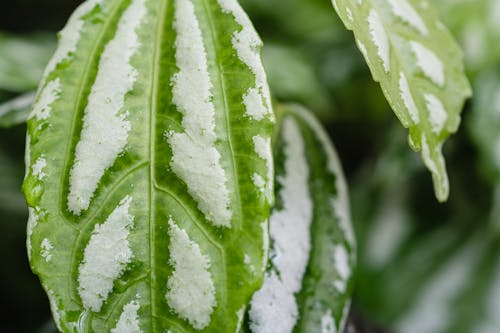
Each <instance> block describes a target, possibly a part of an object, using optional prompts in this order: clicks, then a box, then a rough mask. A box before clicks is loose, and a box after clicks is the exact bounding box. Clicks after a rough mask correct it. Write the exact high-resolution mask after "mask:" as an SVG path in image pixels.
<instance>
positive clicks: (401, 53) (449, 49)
mask: <svg viewBox="0 0 500 333" xmlns="http://www.w3.org/2000/svg"><path fill="white" fill-rule="evenodd" d="M333 5H334V7H335V9H336V11H337V13H338V14H339V16H340V17H341V19H342V21H343V22H344V24H345V26H346V27H347V28H348V29H349V30H352V31H353V33H354V36H355V38H356V42H357V44H358V47H359V49H360V50H361V52H362V54H363V56H364V57H365V59H366V62H367V64H368V66H369V67H370V70H371V73H372V76H373V78H374V80H375V81H377V82H379V83H380V85H381V87H382V91H383V93H384V95H385V97H386V99H387V100H388V102H389V104H390V105H391V107H392V109H393V110H394V112H395V113H396V116H397V117H398V118H399V120H400V121H401V123H402V124H403V126H404V127H405V128H409V130H410V136H409V143H410V146H411V147H412V148H413V149H414V150H416V151H421V155H422V159H423V161H424V163H425V165H426V166H427V168H428V169H429V170H430V171H431V173H432V177H433V180H434V188H435V192H436V196H437V198H438V199H439V200H440V201H445V200H446V199H447V198H448V194H449V182H448V175H447V172H446V166H445V161H444V158H443V155H442V151H441V149H442V145H443V143H444V141H445V140H446V138H447V137H448V136H449V135H450V134H451V133H454V132H456V131H457V129H458V126H459V123H460V112H461V110H462V107H463V104H464V100H465V99H466V98H467V97H469V96H470V95H471V90H470V86H469V83H468V81H467V78H466V77H465V75H464V70H463V61H462V52H461V50H460V48H459V47H458V45H457V44H456V42H455V41H454V39H453V37H452V36H451V34H450V33H449V32H448V30H447V29H446V27H445V26H444V25H443V24H442V23H441V21H440V20H439V18H438V17H437V15H436V13H435V11H434V9H433V7H432V5H431V4H430V3H428V1H425V0H359V1H350V0H333Z"/></svg>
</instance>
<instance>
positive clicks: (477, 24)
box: [434, 0, 500, 72]
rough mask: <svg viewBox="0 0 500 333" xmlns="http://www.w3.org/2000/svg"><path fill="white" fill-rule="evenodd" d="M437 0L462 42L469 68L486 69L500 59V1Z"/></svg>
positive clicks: (448, 25)
mask: <svg viewBox="0 0 500 333" xmlns="http://www.w3.org/2000/svg"><path fill="white" fill-rule="evenodd" d="M434 4H435V6H436V8H437V9H438V10H439V13H440V16H441V17H442V18H443V21H444V23H445V24H446V26H447V27H449V28H450V30H451V31H452V32H453V34H454V35H455V36H456V37H457V39H458V40H459V42H460V44H461V45H462V48H463V50H464V55H465V63H466V68H467V70H468V71H473V72H475V71H478V70H482V69H485V68H487V67H488V66H491V65H493V64H496V63H497V62H498V58H499V56H500V45H499V43H498V39H499V38H500V1H498V0H442V1H435V2H434Z"/></svg>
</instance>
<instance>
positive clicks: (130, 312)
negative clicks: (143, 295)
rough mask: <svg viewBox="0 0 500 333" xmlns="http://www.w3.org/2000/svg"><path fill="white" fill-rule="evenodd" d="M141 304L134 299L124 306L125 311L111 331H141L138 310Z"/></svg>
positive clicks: (113, 332)
mask: <svg viewBox="0 0 500 333" xmlns="http://www.w3.org/2000/svg"><path fill="white" fill-rule="evenodd" d="M139 308H140V305H139V302H138V301H132V302H130V303H128V304H126V305H125V306H124V307H123V311H122V313H121V315H120V318H119V319H118V322H117V323H116V326H115V328H113V329H111V333H141V332H142V330H141V327H140V325H139V317H138V314H137V312H138V311H139Z"/></svg>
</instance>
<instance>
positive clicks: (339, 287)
mask: <svg viewBox="0 0 500 333" xmlns="http://www.w3.org/2000/svg"><path fill="white" fill-rule="evenodd" d="M281 111H282V112H281V113H280V121H279V124H278V125H279V126H278V127H279V130H278V132H277V135H276V141H275V147H274V154H275V155H274V156H275V160H276V200H277V204H276V206H275V208H274V209H273V212H272V214H271V220H270V236H271V250H270V255H269V258H270V261H269V264H268V269H267V272H266V277H265V279H264V284H263V286H262V288H261V289H260V290H259V291H258V292H257V293H256V294H255V295H254V297H253V299H252V303H251V306H250V311H249V314H248V323H249V325H248V330H249V331H252V332H255V333H257V332H262V333H263V332H292V331H293V332H304V333H305V332H342V331H343V328H344V324H345V319H346V316H347V313H348V311H349V305H350V296H351V292H352V288H353V270H354V265H355V240H354V235H353V231H352V226H351V218H350V211H349V199H348V193H347V187H346V183H345V179H344V176H343V173H342V169H341V166H340V163H339V161H338V157H337V154H336V152H335V150H334V148H333V146H332V144H331V142H330V139H329V137H328V135H327V133H326V132H325V130H324V129H323V128H322V127H321V125H320V123H319V122H318V121H317V120H316V119H314V117H313V116H312V114H311V113H310V112H309V111H307V110H305V109H303V108H301V107H299V106H296V105H286V106H284V107H283V108H282V109H281Z"/></svg>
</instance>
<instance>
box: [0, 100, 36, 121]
mask: <svg viewBox="0 0 500 333" xmlns="http://www.w3.org/2000/svg"><path fill="white" fill-rule="evenodd" d="M34 99H35V93H34V92H27V93H25V94H22V95H19V96H17V97H15V98H13V99H10V100H8V101H6V102H3V103H1V104H0V127H12V126H16V125H19V124H22V123H25V122H26V120H27V119H28V116H29V114H30V111H31V105H32V104H33V101H34Z"/></svg>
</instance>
